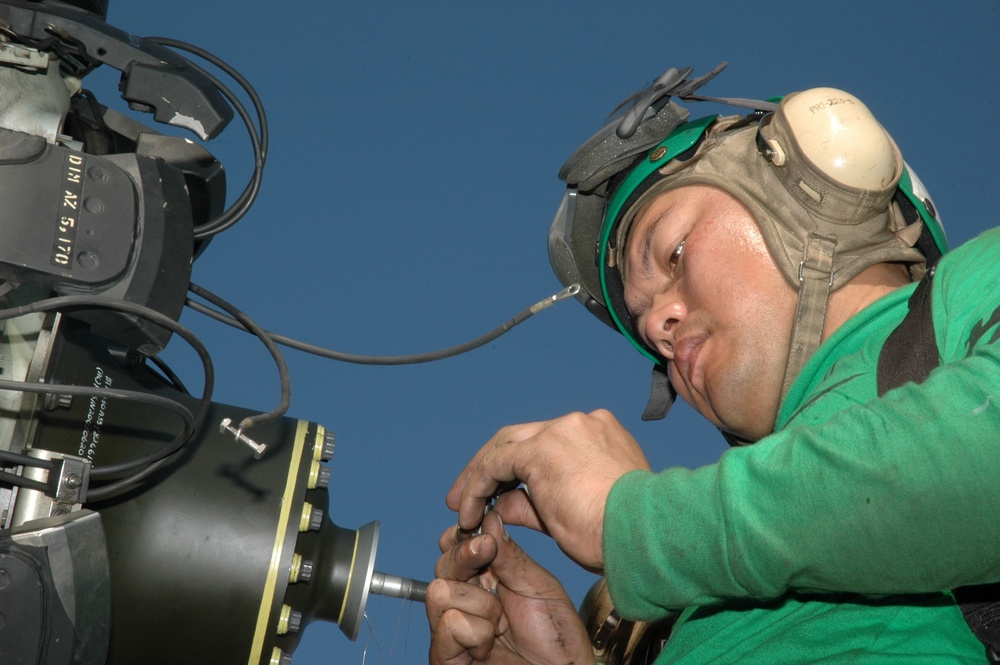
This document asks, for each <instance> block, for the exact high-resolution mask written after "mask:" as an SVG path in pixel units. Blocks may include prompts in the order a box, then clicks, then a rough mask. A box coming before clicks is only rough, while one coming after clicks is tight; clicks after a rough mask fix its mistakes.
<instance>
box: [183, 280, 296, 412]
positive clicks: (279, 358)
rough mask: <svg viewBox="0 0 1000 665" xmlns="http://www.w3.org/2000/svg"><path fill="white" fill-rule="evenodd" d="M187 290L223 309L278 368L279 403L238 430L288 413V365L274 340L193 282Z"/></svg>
mask: <svg viewBox="0 0 1000 665" xmlns="http://www.w3.org/2000/svg"><path fill="white" fill-rule="evenodd" d="M188 290H189V291H191V293H194V294H195V295H197V296H200V297H202V298H204V299H205V300H207V301H209V302H210V303H212V304H213V305H215V306H216V307H220V308H222V309H224V310H225V311H226V312H228V313H229V314H230V316H232V317H234V318H235V319H236V320H237V321H238V322H239V323H240V324H242V326H243V328H244V329H246V330H248V331H250V332H252V333H253V334H254V335H256V336H257V337H258V338H259V339H260V341H261V342H263V343H264V346H266V347H267V350H268V352H270V354H271V357H272V358H274V364H275V365H277V367H278V378H279V381H280V382H281V401H280V403H279V404H278V406H276V407H275V408H273V409H271V410H270V411H268V412H267V413H261V414H258V415H256V416H248V417H246V418H244V419H243V420H242V421H240V425H239V427H240V429H247V428H250V427H253V426H254V425H257V424H259V423H262V422H266V421H268V420H274V419H275V418H280V417H281V416H283V415H285V413H287V412H288V407H289V406H291V403H292V379H291V374H290V373H289V372H288V364H287V363H286V362H285V357H284V356H283V355H282V354H281V349H279V348H278V345H277V344H275V343H274V340H273V339H271V337H270V336H269V335H268V333H267V331H265V330H264V329H263V328H261V327H260V326H259V325H257V323H256V322H254V321H253V319H251V318H250V317H249V316H247V315H246V314H244V313H243V312H241V311H240V310H238V309H236V307H234V306H233V305H231V304H229V303H228V302H226V301H225V300H223V299H222V298H220V297H219V296H217V295H215V294H214V293H212V292H211V291H209V290H208V289H205V288H202V287H200V286H198V285H197V284H195V283H194V282H191V283H190V284H189V285H188Z"/></svg>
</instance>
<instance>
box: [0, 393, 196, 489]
mask: <svg viewBox="0 0 1000 665" xmlns="http://www.w3.org/2000/svg"><path fill="white" fill-rule="evenodd" d="M0 390H11V391H18V392H24V393H38V394H41V395H73V396H74V397H76V396H79V397H100V398H108V399H117V400H122V401H131V402H140V403H144V404H149V405H150V406H157V407H160V408H162V409H166V410H168V411H171V412H173V413H174V414H176V415H177V416H179V417H180V419H181V420H182V421H184V429H183V431H182V433H181V434H179V435H178V437H181V436H183V437H186V438H190V436H191V435H192V434H193V433H194V415H192V413H191V411H190V410H189V409H188V408H187V407H186V406H184V405H183V404H181V403H180V402H176V401H174V400H172V399H170V398H169V397H163V396H161V395H156V394H153V393H144V392H139V391H137V390H122V389H120V388H102V387H99V386H75V385H70V384H63V383H28V382H26V381H8V380H7V379H0ZM2 459H3V456H0V460H2ZM28 459H33V458H30V457H29V458H28ZM22 464H23V465H24V466H31V465H29V464H25V463H23V462H22ZM35 466H38V465H35ZM46 468H47V467H46ZM106 468H107V467H101V469H102V470H104V469H106ZM105 473H106V472H105ZM91 477H94V474H93V473H91ZM98 477H100V476H98Z"/></svg>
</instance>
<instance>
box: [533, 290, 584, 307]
mask: <svg viewBox="0 0 1000 665" xmlns="http://www.w3.org/2000/svg"><path fill="white" fill-rule="evenodd" d="M579 292H580V285H579V284H570V285H569V286H567V287H566V288H565V289H563V290H562V291H560V292H559V293H554V294H552V295H551V296H549V297H548V298H546V299H545V300H539V301H538V302H536V303H535V304H534V305H532V306H531V307H530V308H529V311H530V312H531V313H532V314H537V313H538V312H540V311H542V310H543V309H545V308H546V307H551V306H552V305H554V304H556V303H557V302H559V301H560V300H565V299H566V298H572V297H574V296H576V294H578V293H579Z"/></svg>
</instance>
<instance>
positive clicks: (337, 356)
mask: <svg viewBox="0 0 1000 665" xmlns="http://www.w3.org/2000/svg"><path fill="white" fill-rule="evenodd" d="M184 304H185V305H187V306H188V307H190V308H191V309H193V310H195V311H196V312H200V313H202V314H204V315H205V316H208V317H210V318H213V319H215V320H216V321H219V322H221V323H225V324H226V325H229V326H232V327H234V328H236V329H237V330H243V331H244V332H249V331H247V330H246V328H244V327H243V326H242V325H241V324H240V322H239V321H237V320H236V319H233V318H232V317H229V316H226V315H225V314H222V313H220V312H217V311H215V310H214V309H212V308H210V307H207V306H205V305H203V304H202V303H200V302H198V301H196V300H191V299H190V298H188V299H187V300H186V301H185V303H184ZM535 312H536V310H535V305H532V306H531V307H528V308H526V309H524V310H522V311H520V312H518V313H517V314H515V315H514V316H513V317H511V318H510V319H508V320H507V321H505V322H504V323H502V324H500V325H499V326H497V327H496V328H494V329H493V330H490V331H489V332H487V333H486V334H484V335H480V336H479V337H476V338H475V339H472V340H469V341H468V342H464V343H462V344H457V345H455V346H450V347H448V348H445V349H439V350H437V351H429V352H427V353H414V354H410V355H402V356H369V355H361V354H357V353H344V352H343V351H334V350H333V349H327V348H324V347H321V346H316V345H314V344H308V343H306V342H301V341H299V340H296V339H293V338H291V337H286V336H285V335H281V334H278V333H274V332H270V331H264V334H265V335H267V336H268V337H269V338H271V339H272V340H274V341H275V342H276V343H278V344H281V345H282V346H287V347H288V348H290V349H295V350H296V351H302V352H303V353H308V354H311V355H314V356H318V357H320V358H326V359H328V360H339V361H341V362H345V363H353V364H356V365H417V364H420V363H428V362H433V361H435V360H443V359H445V358H451V357H454V356H457V355H461V354H463V353H467V352H469V351H472V350H474V349H478V348H479V347H481V346H484V345H486V344H489V343H490V342H492V341H493V340H495V339H496V338H498V337H500V336H501V335H503V334H504V333H506V332H507V331H508V330H510V329H511V328H513V327H514V326H517V325H520V324H521V323H523V322H524V321H526V320H527V319H529V318H530V317H531V316H533V315H534V314H535Z"/></svg>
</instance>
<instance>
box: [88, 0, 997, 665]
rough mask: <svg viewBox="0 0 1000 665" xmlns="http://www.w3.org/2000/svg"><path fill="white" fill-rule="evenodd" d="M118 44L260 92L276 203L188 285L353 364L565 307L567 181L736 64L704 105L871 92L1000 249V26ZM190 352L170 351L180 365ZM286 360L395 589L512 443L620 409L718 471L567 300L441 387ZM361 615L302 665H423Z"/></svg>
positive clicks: (295, 411) (168, 23)
mask: <svg viewBox="0 0 1000 665" xmlns="http://www.w3.org/2000/svg"><path fill="white" fill-rule="evenodd" d="M109 20H110V22H111V23H113V24H115V25H117V26H118V27H120V28H122V29H124V30H126V31H128V32H131V33H134V34H137V35H141V36H149V35H158V36H167V37H174V38H177V39H182V40H185V41H189V42H193V43H195V44H198V45H200V46H202V47H205V48H207V49H209V50H210V51H213V52H215V53H216V54H218V55H220V56H222V57H223V58H225V59H226V60H227V61H229V62H230V63H231V64H232V65H234V66H235V67H236V68H237V69H239V70H240V71H241V72H242V73H243V74H244V75H245V76H247V78H249V79H250V81H251V82H252V83H253V84H254V86H256V88H257V90H258V91H259V92H260V94H261V96H262V98H263V100H264V103H265V104H266V107H267V111H268V116H269V120H270V127H271V150H270V157H269V161H268V164H267V171H266V173H265V179H264V184H263V189H262V191H261V194H260V198H259V201H258V203H257V205H256V206H255V207H254V208H253V210H252V211H251V212H250V214H249V215H248V216H247V217H246V218H245V219H244V220H243V221H241V222H240V223H239V224H238V225H237V226H236V227H234V228H233V229H231V230H230V231H228V232H226V233H224V234H222V235H221V236H219V237H218V238H217V239H216V240H215V241H214V242H213V243H212V245H211V246H210V247H209V249H208V250H207V252H206V253H205V254H204V255H203V256H202V257H201V258H200V259H199V261H198V262H197V264H196V265H195V270H194V279H195V281H196V282H198V283H200V284H202V285H203V286H205V287H207V288H209V289H211V290H214V291H215V292H216V293H218V294H219V295H221V296H223V297H225V298H227V299H228V300H230V301H231V302H233V303H235V304H236V305H238V306H239V307H241V308H242V309H243V310H244V311H245V312H247V313H248V314H250V315H251V316H253V317H254V318H256V320H257V321H258V322H259V323H261V324H262V325H263V326H265V327H267V328H269V329H271V330H276V331H280V332H283V333H285V334H288V335H291V336H294V337H298V338H300V339H304V340H307V341H310V342H313V343H317V344H322V345H325V346H328V347H332V348H336V349H338V350H343V351H351V352H357V353H372V354H402V353H412V352H418V351H427V350H432V349H437V348H440V347H444V346H450V345H452V344H456V343H458V342H461V341H464V340H466V339H468V338H471V337H474V336H477V335H479V334H480V333H482V332H484V331H486V330H488V329H490V328H492V327H493V326H495V325H497V324H499V323H501V322H502V321H505V320H506V319H507V318H509V317H510V316H511V315H513V314H514V313H515V312H517V311H520V310H521V309H523V308H524V307H526V306H528V305H530V304H531V303H533V302H535V301H537V300H540V299H541V298H543V297H545V296H547V295H549V294H551V293H553V292H555V291H556V290H558V288H559V284H558V282H557V281H556V279H555V277H554V276H553V275H552V273H551V270H550V269H549V266H548V260H547V255H546V234H547V231H548V226H549V223H550V221H551V219H552V215H553V214H554V212H555V210H556V207H557V205H558V203H559V201H560V198H561V196H562V193H563V186H562V183H561V182H560V181H559V180H558V179H557V178H556V173H557V172H558V170H559V167H560V165H561V164H562V162H563V160H564V159H565V158H566V156H567V155H568V154H569V153H570V152H571V151H572V150H573V149H574V148H575V147H576V146H577V145H578V144H579V143H580V142H582V141H583V140H584V139H586V138H587V137H588V136H589V135H590V134H591V133H592V132H593V131H595V130H596V129H597V127H598V126H599V125H600V124H601V121H602V120H603V118H604V116H605V114H606V113H607V112H608V111H610V110H611V109H612V108H613V107H614V106H615V105H616V104H617V103H618V102H619V101H620V100H621V99H622V98H624V97H625V96H626V95H628V94H629V93H631V92H632V91H633V90H635V89H636V88H638V87H640V86H642V85H645V84H646V83H648V82H649V81H650V80H651V79H653V78H654V77H656V76H657V75H659V74H660V73H661V72H662V71H663V70H665V69H666V68H668V67H671V66H676V67H683V66H687V65H691V66H693V67H695V68H696V70H697V71H699V72H704V71H706V70H708V69H709V68H711V67H712V66H714V65H715V64H716V63H718V62H719V61H722V60H728V61H729V63H730V67H729V69H728V70H727V71H726V72H725V73H723V74H722V75H721V76H720V77H719V78H717V79H716V80H715V81H714V82H713V83H712V84H711V85H710V87H709V88H708V89H706V93H707V94H717V95H730V96H748V97H768V96H773V95H780V94H784V93H787V92H791V91H794V90H799V89H803V88H808V87H813V86H820V85H823V86H826V85H829V86H834V87H840V88H844V89H846V90H848V91H851V92H853V93H854V94H856V95H858V96H859V97H860V98H861V99H863V100H865V101H866V103H867V104H868V105H869V106H870V108H871V109H872V110H873V111H874V113H875V115H876V116H877V117H878V118H879V119H880V120H881V121H882V122H883V124H884V125H885V126H886V127H887V128H888V129H889V131H890V133H892V135H893V136H894V138H895V139H896V141H897V143H898V144H899V145H900V147H901V149H902V151H903V154H904V156H905V157H906V159H907V161H908V162H909V164H910V165H911V166H912V167H913V168H914V169H915V170H916V172H917V173H918V174H919V175H920V177H921V178H922V180H923V181H924V183H925V184H926V185H927V186H928V187H929V188H930V190H931V192H932V194H933V195H934V198H935V201H936V203H937V206H938V208H939V210H941V211H942V216H943V218H944V221H945V225H946V228H947V230H948V235H949V238H950V239H951V241H952V243H953V244H957V243H960V242H962V241H964V240H966V239H968V238H970V237H972V236H973V235H975V234H976V233H978V232H979V231H982V230H983V229H985V228H987V227H990V226H992V225H994V224H995V223H996V222H995V221H994V220H995V216H996V210H997V209H998V207H1000V187H997V184H996V181H997V177H998V172H1000V169H998V168H997V163H996V156H997V155H1000V131H998V129H997V126H996V124H997V117H996V115H995V114H996V111H997V108H998V106H1000V93H998V83H997V65H998V63H1000V47H998V46H997V40H996V35H997V34H1000V4H998V3H996V2H972V1H971V0H970V1H966V0H960V1H959V2H952V3H946V4H943V3H940V2H929V1H927V0H921V1H917V2H867V1H865V2H860V1H857V2H855V1H851V2H823V3H812V2H766V1H765V2H755V3H749V2H743V3H738V2H729V3H723V2H711V1H703V2H696V3H695V2H688V3H679V2H667V1H661V2H657V3H639V2H628V1H626V2H592V1H576V2H506V3H492V2H467V3H457V2H456V3H442V2H424V3H403V2H396V3H387V2H359V3H348V2H341V1H336V2H272V3H267V2H262V1H260V0H239V1H237V0H216V1H214V2H204V1H203V0H172V1H171V2H169V3H165V2H164V3H153V2H135V1H132V2H129V1H126V0H111V10H110V14H109ZM95 77H96V75H95ZM107 81H109V82H111V83H113V82H114V79H113V77H108V78H107ZM109 90H110V89H109ZM98 92H100V90H98ZM101 99H102V101H104V102H105V103H110V102H112V100H113V91H110V92H109V91H105V92H104V93H103V94H102V95H101ZM112 105H113V104H112ZM113 106H114V105H113ZM116 108H119V109H120V108H121V106H120V105H119V106H117V107H116ZM713 111H714V109H713V108H711V107H708V106H705V107H703V108H698V107H697V106H696V107H695V108H694V109H693V110H692V112H693V115H694V116H696V117H697V116H699V115H703V114H705V113H708V112H713ZM146 122H150V123H151V119H149V118H148V117H147V118H146ZM237 122H238V121H237ZM244 136H245V135H244V134H243V133H242V130H241V127H239V126H238V125H237V124H236V123H234V124H233V126H232V127H231V128H230V129H228V130H227V131H226V132H225V133H224V134H223V135H222V136H221V137H220V138H218V139H216V140H215V141H213V142H212V143H211V144H210V145H209V146H208V148H209V149H210V150H211V151H212V152H213V153H215V154H216V155H217V156H218V157H220V159H222V161H223V162H224V164H225V166H226V168H227V170H228V174H229V179H230V183H231V187H230V189H231V191H232V192H238V191H239V190H240V189H241V188H242V184H243V183H244V182H245V179H246V178H247V177H248V174H249V169H250V165H251V163H252V162H251V160H250V157H249V154H250V153H249V147H248V144H247V142H246V140H245V138H244ZM182 320H183V322H184V323H186V324H188V325H190V326H191V327H192V328H194V329H195V330H196V331H197V332H198V334H199V336H201V337H202V339H203V340H204V341H205V342H206V343H207V344H208V346H209V348H210V350H211V351H212V352H213V358H214V360H215V362H216V369H217V373H218V384H217V389H216V399H217V400H219V401H222V402H226V403H230V404H237V405H241V406H246V407H250V408H254V409H258V410H261V411H266V410H268V409H270V408H271V407H272V406H273V405H274V404H275V403H276V400H277V398H278V384H277V378H276V372H275V370H274V368H273V365H272V363H271V361H270V359H269V357H268V355H267V353H266V352H265V350H264V349H263V348H262V347H260V345H259V344H258V343H256V342H255V341H254V340H252V339H248V338H246V337H245V336H241V335H240V334H238V333H236V332H234V331H231V330H230V329H228V328H224V327H222V326H220V325H218V324H215V323H212V322H208V321H205V320H203V319H202V318H201V317H200V316H199V315H197V314H195V313H193V312H187V313H185V315H184V317H183V319H182ZM175 345H178V346H179V343H175ZM182 351H183V350H182V349H173V348H170V349H168V353H172V354H179V355H178V359H177V360H176V362H177V363H178V364H179V366H181V367H183V366H185V363H186V362H187V361H186V360H185V359H184V355H183V353H182ZM168 357H169V356H168ZM287 357H288V361H289V365H290V367H291V370H292V378H293V401H292V409H291V411H290V415H294V416H296V417H299V418H304V419H307V420H314V421H317V422H319V423H322V424H324V425H325V426H326V427H327V428H329V429H332V430H334V431H335V432H336V433H337V435H338V447H337V453H336V456H335V457H334V460H333V464H332V471H333V481H332V484H331V504H332V505H331V512H332V517H333V519H334V521H336V522H337V523H338V524H339V525H341V526H345V527H350V528H358V527H360V526H361V525H363V524H365V523H367V522H369V521H371V520H376V519H377V520H379V521H380V522H381V525H382V526H381V541H380V549H379V554H378V559H377V562H376V568H377V569H379V570H382V571H384V572H388V573H393V574H398V575H404V576H409V577H416V578H422V579H428V578H429V577H430V576H431V575H432V574H433V566H434V562H435V560H436V558H437V556H438V552H437V546H436V543H437V538H438V535H439V534H440V533H441V532H442V531H443V530H444V529H445V528H446V527H447V526H448V525H449V524H452V523H453V522H454V519H455V517H454V515H453V514H452V513H450V512H449V511H448V510H447V509H446V508H445V506H444V495H445V492H446V491H447V489H448V487H449V486H450V485H451V482H452V481H453V479H454V478H455V476H456V474H457V473H458V471H459V470H460V469H461V468H462V466H464V464H465V462H466V461H467V460H468V458H469V457H470V456H471V455H472V454H473V453H474V452H475V451H476V450H477V449H478V448H479V446H480V445H481V444H482V443H484V442H485V441H486V440H487V439H488V438H489V436H490V435H492V433H493V432H494V431H495V430H496V429H497V428H499V427H500V426H502V425H504V424H507V423H512V422H521V421H528V420H538V419H546V418H551V417H554V416H557V415H560V414H563V413H565V412H568V411H572V410H592V409H595V408H598V407H606V408H609V409H611V410H612V411H613V412H614V413H615V414H616V415H618V417H619V418H620V419H622V420H623V421H624V422H625V423H626V425H627V426H628V427H629V428H630V429H631V430H632V431H633V433H634V434H635V436H636V437H637V438H638V439H639V441H640V442H641V443H642V444H643V445H644V447H645V449H646V450H647V452H648V455H649V457H650V459H651V461H652V463H653V466H654V467H665V466H668V465H686V466H697V465H701V464H706V463H709V462H711V461H712V460H714V459H715V458H717V457H718V455H720V454H721V453H722V452H723V451H724V449H725V445H724V443H723V442H722V440H721V437H720V436H719V435H718V434H717V433H716V432H715V431H714V430H713V429H711V428H709V427H707V426H706V425H704V424H703V423H701V422H700V421H699V420H698V417H697V416H696V415H695V414H693V412H691V411H690V409H687V408H678V409H676V412H675V413H673V414H672V415H671V416H670V418H669V419H668V420H667V421H666V422H664V423H657V424H641V423H639V421H638V416H639V413H640V412H641V410H642V407H643V405H644V404H645V398H646V391H647V376H648V366H647V363H646V362H645V361H644V360H643V359H642V358H641V357H640V356H639V355H638V354H637V353H635V352H634V351H632V350H631V349H630V348H629V347H628V346H627V345H626V344H625V343H624V342H622V341H621V340H620V339H618V338H617V336H616V335H615V334H613V333H611V332H610V331H608V330H607V329H605V328H603V327H602V326H600V325H599V324H597V323H596V322H595V321H593V320H592V319H591V318H590V316H589V315H588V314H586V312H585V311H584V310H583V308H582V307H580V306H579V305H577V304H575V303H567V304H563V305H560V306H558V307H555V308H553V309H551V310H549V311H546V312H544V313H543V314H540V315H538V316H537V317H535V318H534V319H532V320H531V321H529V322H527V323H525V324H524V325H523V326H522V327H520V328H517V329H515V330H514V331H513V332H511V333H510V334H508V335H506V336H504V337H502V338H500V339H499V340H498V341H496V342H494V343H491V344H490V345H488V346H487V347H486V348H483V349H480V350H478V351H476V352H473V353H471V354H468V355H466V356H463V357H460V358H455V359H451V360H446V361H443V362H438V363H433V364H430V365H421V366H415V367H404V368H380V367H357V366H352V365H344V364H338V363H333V362H330V361H324V360H317V359H314V358H312V357H309V356H305V355H302V354H299V353H295V352H288V354H287ZM190 376H192V377H200V374H199V373H198V372H197V371H196V370H193V369H192V374H191V375H190ZM198 380H200V379H198V378H191V379H189V382H192V383H197V382H198ZM660 528H669V525H661V526H660ZM515 537H516V538H520V539H522V540H523V541H524V542H525V543H526V547H527V548H528V549H529V551H530V552H531V553H532V554H534V555H536V558H538V559H539V560H540V561H542V562H544V563H545V565H547V566H549V567H550V568H551V569H553V570H554V571H555V572H556V573H557V574H558V575H559V576H560V577H561V578H562V579H563V580H564V581H565V583H566V586H567V588H568V590H569V592H570V594H571V596H572V597H573V598H574V599H575V600H577V601H579V600H580V599H581V598H582V597H583V594H584V593H585V591H586V589H587V588H588V587H589V585H590V584H591V582H592V581H593V577H592V576H590V575H589V574H586V573H584V572H582V571H579V570H577V569H575V568H574V567H573V565H572V564H570V563H569V562H568V561H567V560H566V559H565V557H563V556H562V554H561V553H560V552H559V551H558V549H557V548H555V547H554V546H553V545H552V544H551V543H550V542H548V541H547V540H546V539H544V538H542V537H532V536H529V535H528V534H515ZM368 614H369V616H370V618H371V624H372V626H373V627H374V633H375V637H377V639H378V646H376V644H375V641H374V640H372V641H371V642H369V636H370V633H369V630H368V628H367V627H363V628H362V631H361V634H360V637H359V639H358V641H357V642H355V643H351V642H349V641H348V640H347V639H346V638H344V637H343V635H342V634H341V633H340V631H339V629H338V628H337V627H336V626H332V625H313V626H311V627H309V628H308V630H307V631H306V634H305V638H304V640H303V643H302V645H301V646H300V648H299V649H298V651H297V652H296V653H295V657H294V662H295V664H296V665H314V664H320V663H361V661H362V657H363V655H364V649H365V647H366V644H367V649H368V653H367V661H366V662H367V663H403V662H409V663H421V662H424V661H425V659H426V651H427V646H428V643H429V637H428V630H427V625H426V620H425V618H424V612H423V607H422V606H420V605H411V604H408V603H400V602H399V601H395V600H391V599H379V598H377V597H373V598H372V600H371V602H370V603H369V606H368ZM380 651H381V653H380ZM390 652H391V656H390Z"/></svg>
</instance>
